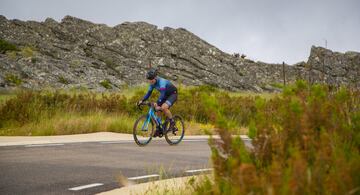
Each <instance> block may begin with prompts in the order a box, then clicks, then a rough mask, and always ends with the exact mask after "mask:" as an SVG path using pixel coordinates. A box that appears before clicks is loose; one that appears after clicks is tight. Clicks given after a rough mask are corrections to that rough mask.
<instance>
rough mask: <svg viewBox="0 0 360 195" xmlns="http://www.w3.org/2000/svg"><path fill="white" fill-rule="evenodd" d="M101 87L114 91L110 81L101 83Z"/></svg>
mask: <svg viewBox="0 0 360 195" xmlns="http://www.w3.org/2000/svg"><path fill="white" fill-rule="evenodd" d="M100 85H101V86H103V87H104V88H105V89H112V86H111V82H110V81H109V80H108V79H105V80H102V81H100Z"/></svg>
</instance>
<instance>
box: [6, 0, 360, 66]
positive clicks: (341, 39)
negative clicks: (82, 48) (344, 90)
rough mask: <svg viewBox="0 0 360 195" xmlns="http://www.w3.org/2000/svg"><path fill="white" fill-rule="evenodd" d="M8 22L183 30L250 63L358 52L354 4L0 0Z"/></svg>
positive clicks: (350, 0)
mask: <svg viewBox="0 0 360 195" xmlns="http://www.w3.org/2000/svg"><path fill="white" fill-rule="evenodd" d="M0 14H1V15H4V16H5V17H7V18H8V19H15V18H16V19H21V20H36V21H44V20H45V19H46V18H47V17H51V18H54V19H55V20H57V21H60V20H61V19H62V18H63V17H64V16H65V15H71V16H75V17H79V18H82V19H85V20H90V21H92V22H95V23H105V24H107V25H109V26H114V25H116V24H120V23H123V22H125V21H130V22H133V21H145V22H148V23H151V24H154V25H157V26H158V27H160V28H163V27H164V26H169V27H172V28H178V27H183V28H186V29H187V30H189V31H191V32H193V33H194V34H196V35H198V36H199V37H200V38H202V39H204V40H205V41H207V42H209V43H210V44H212V45H214V46H216V47H218V48H219V49H221V50H222V51H225V52H228V53H230V54H232V53H235V52H236V53H240V54H242V53H244V54H246V55H247V56H248V57H249V58H251V59H254V60H256V61H258V60H259V61H264V62H273V63H281V62H282V61H285V62H286V63H288V64H293V63H296V62H299V61H306V60H307V58H308V56H309V53H310V48H311V46H312V45H317V46H323V47H325V42H326V41H327V47H328V48H329V49H332V50H335V51H340V52H345V51H349V50H352V51H360V0H248V1H244V0H237V1H236V0H128V1H125V0H57V1H54V0H0Z"/></svg>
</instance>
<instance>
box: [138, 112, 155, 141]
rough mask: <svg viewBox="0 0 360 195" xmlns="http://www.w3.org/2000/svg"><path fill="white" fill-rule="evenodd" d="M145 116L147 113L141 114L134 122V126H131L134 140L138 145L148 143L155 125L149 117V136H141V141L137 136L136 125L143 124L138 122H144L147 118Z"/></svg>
mask: <svg viewBox="0 0 360 195" xmlns="http://www.w3.org/2000/svg"><path fill="white" fill-rule="evenodd" d="M147 117H148V115H142V116H140V117H139V118H138V119H137V120H136V121H135V123H134V127H133V136H134V141H135V143H136V144H137V145H139V146H146V145H147V144H149V143H150V141H151V139H152V136H153V134H154V126H155V125H154V122H153V121H152V120H151V119H150V123H149V126H151V128H150V129H149V130H150V132H149V133H148V134H149V137H148V138H143V141H141V139H139V138H140V137H139V136H138V128H137V127H138V125H143V123H140V122H145V120H147ZM141 129H142V127H141ZM141 129H140V131H142V130H141Z"/></svg>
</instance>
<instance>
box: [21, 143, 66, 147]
mask: <svg viewBox="0 0 360 195" xmlns="http://www.w3.org/2000/svg"><path fill="white" fill-rule="evenodd" d="M62 145H64V144H30V145H25V147H43V146H62Z"/></svg>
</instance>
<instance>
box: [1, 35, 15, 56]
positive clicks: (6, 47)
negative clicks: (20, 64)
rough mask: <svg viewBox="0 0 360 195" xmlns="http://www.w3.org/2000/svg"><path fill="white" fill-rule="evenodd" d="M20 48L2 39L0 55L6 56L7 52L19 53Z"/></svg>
mask: <svg viewBox="0 0 360 195" xmlns="http://www.w3.org/2000/svg"><path fill="white" fill-rule="evenodd" d="M17 50H18V48H17V47H16V46H15V45H14V44H11V43H9V42H7V41H5V40H3V39H0V53H2V54H4V53H6V52H7V51H17Z"/></svg>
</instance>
